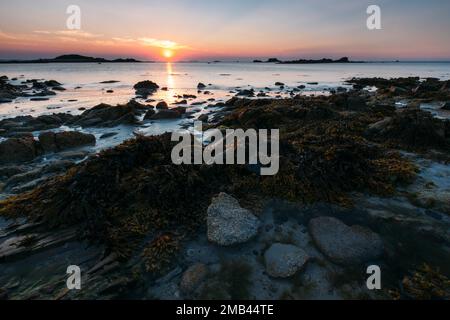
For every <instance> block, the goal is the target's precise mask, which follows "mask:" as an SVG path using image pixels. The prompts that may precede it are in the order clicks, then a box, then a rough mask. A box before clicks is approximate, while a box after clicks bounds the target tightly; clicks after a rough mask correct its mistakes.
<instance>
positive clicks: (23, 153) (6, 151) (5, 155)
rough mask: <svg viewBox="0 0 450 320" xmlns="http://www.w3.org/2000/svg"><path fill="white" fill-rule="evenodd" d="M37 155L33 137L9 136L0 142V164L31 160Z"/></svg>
mask: <svg viewBox="0 0 450 320" xmlns="http://www.w3.org/2000/svg"><path fill="white" fill-rule="evenodd" d="M37 155H38V152H37V148H36V141H35V140H34V138H33V137H23V138H11V139H8V140H6V141H3V142H1V143H0V165H2V164H10V163H18V162H27V161H31V160H33V159H34V158H35V157H36V156H37Z"/></svg>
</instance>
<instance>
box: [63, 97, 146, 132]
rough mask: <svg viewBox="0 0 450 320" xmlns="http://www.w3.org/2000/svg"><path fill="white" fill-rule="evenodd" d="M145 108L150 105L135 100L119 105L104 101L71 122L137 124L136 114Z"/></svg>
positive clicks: (100, 124) (104, 124)
mask: <svg viewBox="0 0 450 320" xmlns="http://www.w3.org/2000/svg"><path fill="white" fill-rule="evenodd" d="M145 109H148V107H146V106H144V105H142V104H139V103H138V102H136V101H133V100H132V101H130V102H129V103H127V104H125V105H117V106H111V105H109V104H104V103H102V104H99V105H97V106H95V107H93V108H92V109H89V110H87V111H85V112H83V113H82V114H81V115H80V116H78V117H76V118H75V119H74V120H73V121H71V122H70V123H69V124H72V125H80V126H82V127H92V126H97V127H114V126H117V125H121V124H135V123H136V116H137V115H138V114H139V113H140V112H141V110H145Z"/></svg>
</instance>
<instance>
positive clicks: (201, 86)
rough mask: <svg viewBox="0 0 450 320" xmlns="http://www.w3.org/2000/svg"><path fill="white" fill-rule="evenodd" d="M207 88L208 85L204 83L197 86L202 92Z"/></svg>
mask: <svg viewBox="0 0 450 320" xmlns="http://www.w3.org/2000/svg"><path fill="white" fill-rule="evenodd" d="M205 88H206V85H205V84H204V83H201V82H200V83H199V84H198V85H197V89H199V90H201V89H205Z"/></svg>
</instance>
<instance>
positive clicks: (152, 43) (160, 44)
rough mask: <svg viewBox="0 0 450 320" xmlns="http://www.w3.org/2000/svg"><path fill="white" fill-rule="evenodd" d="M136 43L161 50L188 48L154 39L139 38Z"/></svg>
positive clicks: (168, 41)
mask: <svg viewBox="0 0 450 320" xmlns="http://www.w3.org/2000/svg"><path fill="white" fill-rule="evenodd" d="M138 41H139V42H140V43H141V44H142V45H145V46H150V47H157V48H162V49H172V50H177V49H187V48H188V46H185V45H182V44H179V43H176V42H174V41H170V40H159V39H154V38H139V39H138Z"/></svg>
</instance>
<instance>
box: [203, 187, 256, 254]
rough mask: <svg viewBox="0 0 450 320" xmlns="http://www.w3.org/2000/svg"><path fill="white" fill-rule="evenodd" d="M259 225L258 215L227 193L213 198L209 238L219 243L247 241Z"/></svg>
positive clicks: (208, 221) (210, 210)
mask: <svg viewBox="0 0 450 320" xmlns="http://www.w3.org/2000/svg"><path fill="white" fill-rule="evenodd" d="M259 225H260V222H259V220H258V218H257V217H256V216H254V215H253V214H252V213H251V212H250V211H249V210H247V209H244V208H242V207H241V206H240V205H239V202H238V201H237V200H236V199H235V198H233V197H232V196H230V195H228V194H226V193H221V194H219V196H217V197H216V198H213V200H212V203H211V205H210V206H209V208H208V217H207V229H208V230H207V234H208V240H209V241H211V242H213V243H216V244H218V245H221V246H231V245H235V244H240V243H245V242H247V241H249V240H250V239H251V238H253V237H254V236H255V235H256V234H257V232H258V228H259Z"/></svg>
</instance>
